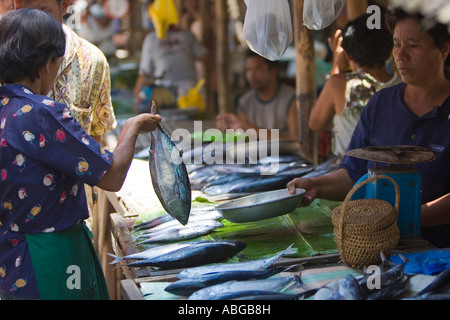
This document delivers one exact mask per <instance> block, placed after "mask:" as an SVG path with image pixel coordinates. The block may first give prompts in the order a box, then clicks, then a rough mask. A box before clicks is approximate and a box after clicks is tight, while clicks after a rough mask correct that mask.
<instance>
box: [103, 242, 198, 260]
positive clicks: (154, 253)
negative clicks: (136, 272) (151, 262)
mask: <svg viewBox="0 0 450 320" xmlns="http://www.w3.org/2000/svg"><path fill="white" fill-rule="evenodd" d="M190 245H192V243H188V242H185V243H171V244H168V245H164V246H157V247H153V248H150V249H147V250H145V251H141V252H136V253H133V254H129V255H126V256H123V257H119V256H116V255H113V254H111V253H107V255H109V256H110V257H113V258H114V260H113V261H111V262H110V263H109V264H116V263H117V262H120V261H122V260H144V259H151V258H156V257H158V256H160V255H163V254H166V253H168V252H171V251H174V250H177V249H181V248H184V247H187V246H190Z"/></svg>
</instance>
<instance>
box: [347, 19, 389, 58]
mask: <svg viewBox="0 0 450 320" xmlns="http://www.w3.org/2000/svg"><path fill="white" fill-rule="evenodd" d="M371 16H372V15H370V14H362V15H360V16H358V17H357V18H356V19H354V20H351V21H349V22H348V23H347V24H346V25H345V26H344V28H343V29H342V39H343V40H342V48H344V50H345V51H346V52H347V54H348V55H349V56H351V58H352V59H353V60H354V61H355V62H356V63H357V64H358V65H360V66H365V67H374V66H383V65H384V64H385V63H386V60H388V59H389V57H390V56H391V54H392V48H393V47H394V42H393V40H392V34H391V33H390V32H389V30H388V29H387V27H386V24H385V23H384V18H383V19H381V25H380V26H377V28H373V29H369V27H368V25H367V21H368V19H370V17H371ZM378 27H379V28H378Z"/></svg>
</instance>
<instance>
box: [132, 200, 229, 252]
mask: <svg viewBox="0 0 450 320" xmlns="http://www.w3.org/2000/svg"><path fill="white" fill-rule="evenodd" d="M220 219H222V215H221V214H220V213H219V212H218V211H217V210H215V209H214V207H205V208H192V209H191V212H190V218H189V223H188V224H187V225H185V226H183V225H181V224H180V223H179V221H178V220H175V219H174V218H173V217H172V216H171V215H169V214H163V215H162V216H160V217H157V218H155V219H152V220H149V221H145V222H143V223H140V224H137V225H135V226H134V227H133V236H134V241H135V242H136V244H152V243H167V242H175V241H184V240H191V239H194V238H197V237H200V236H204V235H207V234H209V233H211V232H212V231H214V230H215V229H217V228H220V227H223V224H222V223H221V222H220V221H219V220H220Z"/></svg>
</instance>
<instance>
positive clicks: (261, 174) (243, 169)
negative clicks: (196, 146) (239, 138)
mask: <svg viewBox="0 0 450 320" xmlns="http://www.w3.org/2000/svg"><path fill="white" fill-rule="evenodd" d="M268 158H270V157H268ZM335 160H336V159H334V158H332V159H330V160H328V161H327V162H324V163H322V164H320V165H318V166H314V165H313V164H311V163H310V162H308V161H307V160H305V159H303V158H301V157H300V156H295V155H284V156H279V157H277V158H276V159H274V158H271V159H261V160H259V161H258V163H257V164H248V163H246V164H210V165H188V166H187V170H188V173H189V179H190V182H191V187H192V189H195V190H201V191H202V192H203V193H204V194H206V195H208V196H218V195H224V194H248V193H255V192H263V191H271V190H276V189H282V188H285V187H286V184H287V183H288V182H289V181H291V180H292V179H294V178H296V177H301V176H304V177H312V176H318V175H323V174H326V173H328V172H331V171H333V170H334V169H335V168H336V166H335Z"/></svg>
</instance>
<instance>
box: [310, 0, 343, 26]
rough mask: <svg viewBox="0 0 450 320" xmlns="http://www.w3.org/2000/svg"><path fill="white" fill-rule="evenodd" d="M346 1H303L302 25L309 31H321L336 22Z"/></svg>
mask: <svg viewBox="0 0 450 320" xmlns="http://www.w3.org/2000/svg"><path fill="white" fill-rule="evenodd" d="M345 1H346V0H305V2H304V5H303V24H304V25H305V26H306V27H307V28H308V29H310V30H321V29H324V28H326V27H328V26H329V25H330V24H332V23H333V21H335V20H336V18H337V17H338V15H339V13H340V12H341V10H342V8H343V7H344V5H345Z"/></svg>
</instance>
